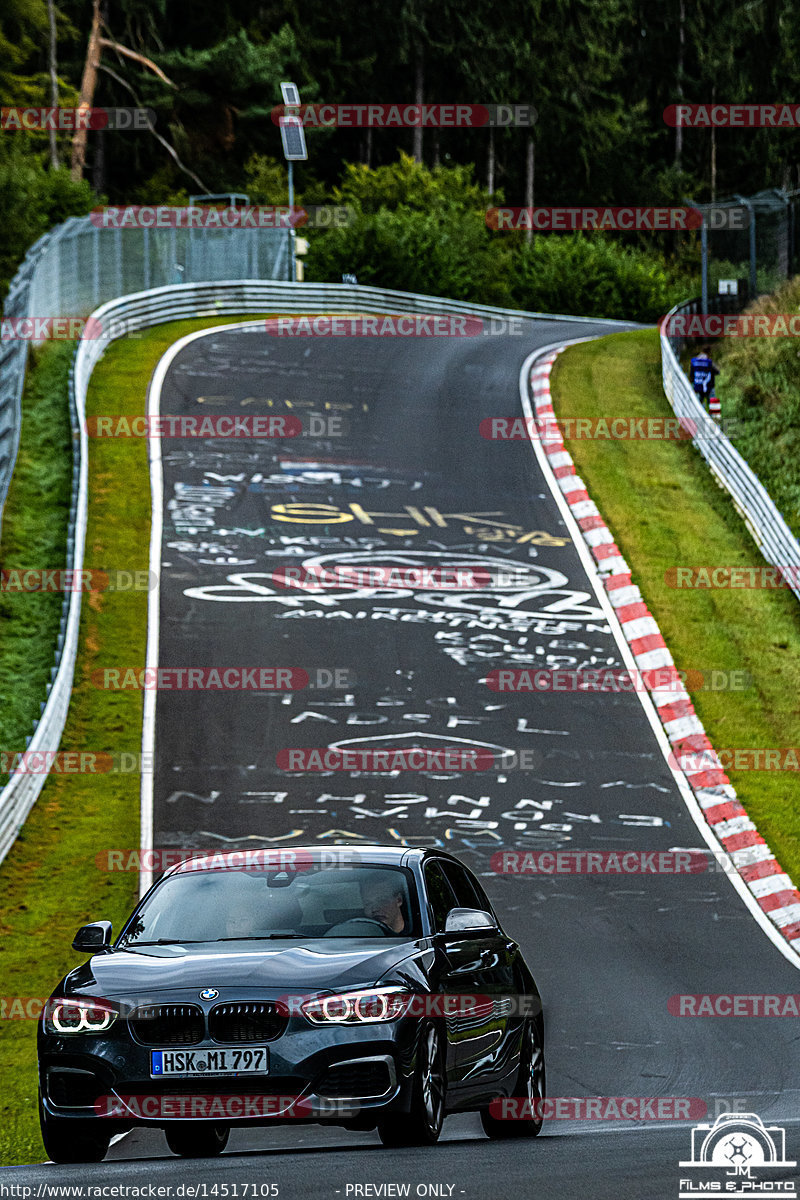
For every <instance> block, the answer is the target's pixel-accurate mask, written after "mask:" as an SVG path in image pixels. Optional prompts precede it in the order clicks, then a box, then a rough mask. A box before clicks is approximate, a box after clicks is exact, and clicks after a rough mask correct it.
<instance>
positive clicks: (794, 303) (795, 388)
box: [715, 276, 800, 535]
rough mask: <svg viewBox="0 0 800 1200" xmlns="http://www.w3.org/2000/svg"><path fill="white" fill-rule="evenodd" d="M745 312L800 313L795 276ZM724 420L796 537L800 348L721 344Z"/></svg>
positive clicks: (748, 341) (790, 342)
mask: <svg viewBox="0 0 800 1200" xmlns="http://www.w3.org/2000/svg"><path fill="white" fill-rule="evenodd" d="M747 312H754V313H756V312H757V313H797V312H800V276H798V277H795V278H794V279H792V280H790V281H789V282H788V283H786V284H784V286H783V287H782V288H780V289H779V290H778V291H777V292H775V294H774V295H773V296H770V297H769V298H768V299H766V300H761V301H759V302H758V303H757V304H754V305H751V306H750V307H749V308H748V309H747ZM715 357H716V359H717V362H718V365H719V366H720V368H721V371H722V374H721V375H720V378H719V381H718V386H717V392H718V395H719V396H720V399H721V402H722V412H723V416H724V417H726V418H733V419H734V420H735V422H736V427H737V428H738V429H740V430H741V433H740V434H739V435H738V436H736V437H735V438H734V439H733V441H734V445H735V446H736V448H737V450H738V451H739V452H740V454H741V455H742V456H743V457H744V458H745V459H746V460H747V462H748V464H749V465H750V467H752V469H753V470H754V471H755V473H756V475H757V476H758V477H759V479H760V480H761V482H762V483H763V485H764V487H765V488H766V489H767V491H768V492H769V494H770V496H771V497H772V499H773V500H774V501H775V503H776V504H777V506H778V508H779V509H780V510H781V512H782V513H783V515H784V517H785V519H786V521H787V522H788V524H789V525H790V527H791V529H792V531H793V532H794V533H795V534H796V535H800V348H798V343H797V339H796V338H793V337H750V338H744V337H743V338H726V339H725V341H724V342H723V343H722V345H721V346H720V347H719V348H718V350H717V351H716V352H715Z"/></svg>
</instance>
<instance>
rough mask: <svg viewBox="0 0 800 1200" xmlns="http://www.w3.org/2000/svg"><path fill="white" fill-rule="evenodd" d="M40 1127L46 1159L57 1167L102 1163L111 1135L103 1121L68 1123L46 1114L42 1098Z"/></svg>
mask: <svg viewBox="0 0 800 1200" xmlns="http://www.w3.org/2000/svg"><path fill="white" fill-rule="evenodd" d="M39 1124H40V1126H41V1130H42V1141H43V1142H44V1148H45V1151H46V1152H47V1157H48V1158H49V1159H50V1160H51V1161H52V1162H54V1163H92V1162H102V1161H103V1159H104V1158H105V1156H106V1154H107V1153H108V1146H109V1142H110V1141H111V1132H110V1130H108V1129H104V1128H103V1124H102V1121H101V1120H94V1121H84V1120H79V1119H75V1120H65V1119H64V1118H63V1117H51V1116H50V1114H49V1113H46V1112H45V1110H44V1107H43V1105H42V1101H41V1097H40V1098H39Z"/></svg>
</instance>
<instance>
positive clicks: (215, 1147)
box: [164, 1121, 231, 1158]
mask: <svg viewBox="0 0 800 1200" xmlns="http://www.w3.org/2000/svg"><path fill="white" fill-rule="evenodd" d="M230 1133H231V1131H230V1129H229V1128H228V1126H227V1125H206V1124H205V1122H200V1121H198V1122H194V1121H177V1122H176V1123H175V1124H174V1125H168V1126H167V1128H166V1129H165V1130H164V1134H165V1136H166V1139H167V1145H168V1146H169V1148H170V1150H171V1151H172V1153H173V1154H179V1155H180V1157H181V1158H215V1157H216V1156H217V1155H218V1154H222V1151H223V1150H224V1149H225V1147H226V1146H227V1144H228V1138H229V1137H230Z"/></svg>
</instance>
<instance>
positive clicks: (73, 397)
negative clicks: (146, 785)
mask: <svg viewBox="0 0 800 1200" xmlns="http://www.w3.org/2000/svg"><path fill="white" fill-rule="evenodd" d="M269 312H284V313H285V312H307V313H316V312H374V313H395V312H410V313H419V314H425V313H449V314H454V315H458V314H464V315H470V314H472V315H474V316H479V317H485V318H487V319H491V318H492V317H495V318H504V319H509V318H519V317H522V318H527V319H537V320H547V321H570V322H572V323H579V324H593V325H597V320H596V319H594V318H589V317H564V316H558V315H554V314H553V313H528V312H520V311H519V310H518V309H506V308H492V307H489V306H487V305H480V304H478V305H476V304H469V303H467V302H463V301H458V300H441V299H439V298H438V297H436V296H420V295H415V294H413V293H409V292H394V291H385V290H384V289H382V288H371V287H361V286H358V285H356V286H353V285H350V284H335V283H318V284H313V283H309V284H301V283H294V284H291V283H277V282H271V281H259V280H233V281H228V282H219V283H213V282H212V283H208V282H206V283H186V284H181V285H178V286H167V287H160V288H154V289H152V290H150V291H145V292H136V293H134V294H133V295H129V296H122V297H121V298H120V299H117V300H111V301H109V302H108V303H107V304H103V305H102V306H101V307H100V308H98V309H96V310H95V312H94V313H92V314H91V315H92V317H93V318H94V319H95V320H96V321H97V322H99V323H100V325H101V327H102V329H103V332H104V337H103V338H95V339H84V338H82V339H81V341H80V342H79V344H78V348H77V350H76V352H75V358H74V361H73V364H72V372H71V375H70V413H71V421H72V424H73V445H74V447H75V464H76V470H75V473H74V481H73V482H74V484H75V482H77V486H74V487H73V503H72V509H71V513H70V530H69V537H68V541H67V563H66V567H67V569H68V570H71V569H74V570H81V569H82V567H83V551H84V540H85V536H86V515H87V506H88V497H87V441H86V434H85V432H84V418H85V407H86V392H87V389H88V386H89V379H90V377H91V374H92V371H93V370H94V367H95V366H96V364H97V363H98V361H99V360H100V358H101V357H102V355H103V352H104V350H105V349H106V347H107V346H108V345H109V342H110V340H111V339H113V338H117V337H123V336H124V335H125V334H126V333H131V332H133V331H135V330H137V329H144V328H146V327H148V326H150V325H158V324H161V323H163V322H165V321H175V320H179V319H180V318H185V317H215V316H222V315H225V314H232V313H242V314H243V315H244V314H247V313H269ZM606 323H607V324H608V325H610V326H612V327H613V326H618V327H620V328H630V323H629V322H624V321H609V322H606ZM12 462H13V459H12ZM80 609H81V593H80V591H75V592H69V593H67V594H66V595H65V598H64V611H63V613H62V622H61V632H60V634H59V640H58V647H57V653H56V666H55V667H54V668H53V671H52V680H51V683H50V684H49V685H48V697H47V701H46V703H44V705H43V710H42V715H41V717H40V719H39V721H38V723H37V725H36V729H35V731H34V734H33V737H32V738H31V739H30V741H29V743H28V749H29V750H30V751H31V752H33V751H37V750H56V749H58V745H59V742H60V741H61V735H62V733H63V731H64V724H65V722H66V719H67V710H68V708H69V700H70V694H71V691H72V679H73V675H74V672H75V656H76V653H77V648H78V624H79V621H80ZM46 781H47V775H44V774H41V775H38V774H37V775H32V774H24V773H20V772H17V773H16V774H14V775H12V777H11V779H10V780H9V782H8V784H7V785H6V787H5V788H3V790H2V792H0V862H2V860H3V859H4V858H5V856H6V854H8V851H9V850H10V848H11V846H12V845H13V844H14V841H15V839H16V837H17V834H18V833H19V831H20V829H21V828H22V826H23V824H24V822H25V818H26V817H27V815H28V813H29V812H30V810H31V808H32V807H33V805H34V804H35V803H36V800H37V798H38V796H39V793H40V792H41V790H42V788H43V787H44V785H45V782H46Z"/></svg>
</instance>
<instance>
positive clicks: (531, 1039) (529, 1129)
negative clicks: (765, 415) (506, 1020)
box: [481, 1021, 547, 1139]
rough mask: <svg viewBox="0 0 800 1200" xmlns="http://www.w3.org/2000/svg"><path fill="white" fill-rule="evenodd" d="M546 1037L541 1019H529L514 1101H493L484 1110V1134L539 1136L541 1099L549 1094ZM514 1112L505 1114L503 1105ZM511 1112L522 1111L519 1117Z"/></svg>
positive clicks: (522, 1047) (482, 1114) (514, 1136)
mask: <svg viewBox="0 0 800 1200" xmlns="http://www.w3.org/2000/svg"><path fill="white" fill-rule="evenodd" d="M546 1094H547V1093H546V1090H545V1069H544V1037H543V1034H542V1029H541V1026H540V1024H539V1023H538V1022H534V1021H527V1022H526V1023H525V1028H524V1030H523V1032H522V1045H521V1049H520V1066H519V1075H518V1076H517V1082H516V1085H515V1087H514V1095H513V1098H512V1101H513V1102H509V1101H504V1100H493V1101H492V1103H491V1105H490V1106H489V1108H484V1109H482V1111H481V1124H482V1125H483V1130H484V1133H486V1134H487V1135H488V1136H489V1137H490V1138H496V1139H500V1138H521V1137H536V1135H537V1134H538V1133H540V1132H541V1129H542V1120H543V1118H542V1116H541V1115H538V1116H537V1115H536V1114H537V1113H539V1114H541V1102H542V1100H544V1098H545V1096H546ZM504 1106H506V1107H507V1108H508V1109H509V1110H510V1111H509V1115H508V1116H505V1115H502V1114H503V1107H504ZM511 1114H518V1115H516V1116H514V1115H511Z"/></svg>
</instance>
